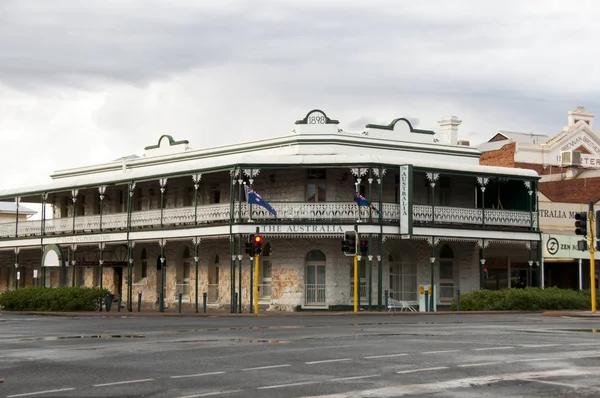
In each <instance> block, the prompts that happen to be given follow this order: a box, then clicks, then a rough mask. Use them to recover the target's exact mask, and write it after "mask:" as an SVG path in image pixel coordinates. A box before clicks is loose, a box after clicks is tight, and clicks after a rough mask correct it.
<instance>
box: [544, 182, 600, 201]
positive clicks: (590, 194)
mask: <svg viewBox="0 0 600 398" xmlns="http://www.w3.org/2000/svg"><path fill="white" fill-rule="evenodd" d="M539 189H540V192H542V193H543V194H544V195H546V196H547V197H548V198H549V199H550V200H552V201H553V202H567V203H587V202H590V201H596V200H598V197H599V195H598V192H600V178H575V179H568V180H567V179H566V180H561V181H549V182H540V184H539Z"/></svg>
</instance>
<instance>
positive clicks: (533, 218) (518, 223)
mask: <svg viewBox="0 0 600 398" xmlns="http://www.w3.org/2000/svg"><path fill="white" fill-rule="evenodd" d="M271 205H272V206H273V208H275V209H276V210H277V218H278V219H279V220H285V221H341V222H351V223H354V222H356V220H359V219H362V220H367V219H368V218H369V216H371V217H372V219H373V220H377V218H378V215H377V214H376V213H375V212H374V211H372V210H370V209H368V208H366V207H360V209H359V208H358V206H357V205H356V203H354V202H324V203H307V202H272V203H271ZM249 209H250V206H249V205H248V204H247V203H241V204H240V203H239V202H236V203H234V213H233V215H234V219H235V220H236V221H239V218H240V212H241V219H242V220H248V219H252V220H274V217H273V215H272V214H271V213H269V212H268V211H267V210H266V209H264V208H263V207H260V206H256V205H254V206H252V215H251V216H250V215H249ZM229 211H230V205H229V204H212V205H202V206H198V208H197V211H195V209H194V207H193V206H188V207H180V208H176V209H163V225H193V224H194V222H195V219H196V218H197V221H198V223H225V222H228V221H229ZM381 212H382V213H383V221H384V222H386V223H390V222H391V223H397V222H398V221H399V217H400V212H399V205H398V204H397V203H383V206H382V208H381ZM433 212H435V217H433ZM160 213H161V212H160V209H158V210H157V209H154V210H146V211H134V212H133V213H132V214H131V227H132V228H134V229H139V228H147V227H153V226H157V225H160ZM484 214H485V220H484ZM433 219H435V222H436V223H438V222H439V223H449V224H468V225H482V224H484V221H485V224H486V225H492V226H511V227H525V228H526V227H530V226H531V224H532V223H533V227H534V228H537V213H535V212H533V213H530V212H528V211H514V210H492V209H485V211H483V210H482V209H474V208H462V207H448V206H435V207H434V211H432V206H425V205H413V221H417V222H431V221H432V220H433ZM126 228H127V213H116V214H103V215H102V230H103V231H114V230H123V229H126ZM44 230H45V234H48V235H53V234H68V233H71V232H72V231H73V218H72V217H66V218H57V219H48V220H46V221H45V226H44ZM75 231H76V232H99V231H100V215H91V216H79V217H75ZM18 235H19V236H40V235H41V221H40V220H33V221H31V220H28V221H20V222H19V224H18ZM14 236H15V223H6V224H0V238H10V237H14Z"/></svg>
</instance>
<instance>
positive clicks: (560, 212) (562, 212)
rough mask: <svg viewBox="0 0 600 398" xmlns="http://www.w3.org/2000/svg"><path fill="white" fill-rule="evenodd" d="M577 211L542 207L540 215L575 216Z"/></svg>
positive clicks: (552, 216) (549, 216)
mask: <svg viewBox="0 0 600 398" xmlns="http://www.w3.org/2000/svg"><path fill="white" fill-rule="evenodd" d="M576 213H577V212H576V211H565V210H544V209H540V217H542V218H573V219H574V218H575V214H576Z"/></svg>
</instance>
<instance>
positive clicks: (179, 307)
mask: <svg viewBox="0 0 600 398" xmlns="http://www.w3.org/2000/svg"><path fill="white" fill-rule="evenodd" d="M182 297H183V294H181V293H179V294H178V295H177V311H178V312H179V313H180V314H181V298H182Z"/></svg>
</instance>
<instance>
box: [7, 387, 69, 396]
mask: <svg viewBox="0 0 600 398" xmlns="http://www.w3.org/2000/svg"><path fill="white" fill-rule="evenodd" d="M73 390H74V388H61V389H59V390H46V391H36V392H28V393H25V394H14V395H7V396H6V398H16V397H27V396H30V395H42V394H51V393H53V392H62V391H73Z"/></svg>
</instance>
